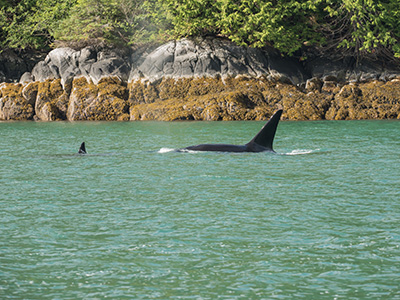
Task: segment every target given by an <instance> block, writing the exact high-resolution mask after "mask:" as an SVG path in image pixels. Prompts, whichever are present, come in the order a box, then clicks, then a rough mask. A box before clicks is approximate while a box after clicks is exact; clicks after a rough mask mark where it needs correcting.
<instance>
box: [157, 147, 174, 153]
mask: <svg viewBox="0 0 400 300" xmlns="http://www.w3.org/2000/svg"><path fill="white" fill-rule="evenodd" d="M174 151H176V149H173V148H161V149H160V150H158V153H168V152H174Z"/></svg>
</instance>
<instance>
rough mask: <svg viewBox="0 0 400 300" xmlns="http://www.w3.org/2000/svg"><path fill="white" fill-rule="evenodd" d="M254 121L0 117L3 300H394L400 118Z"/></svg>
mask: <svg viewBox="0 0 400 300" xmlns="http://www.w3.org/2000/svg"><path fill="white" fill-rule="evenodd" d="M262 125H263V122H261V123H260V122H176V123H163V122H126V123H116V122H115V123H113V122H110V123H102V122H86V123H84V122H83V123H79V122H78V123H67V122H66V123H64V122H57V123H34V122H17V123H0V158H1V162H0V226H1V227H0V299H104V298H110V299H346V300H348V299H400V248H399V247H400V246H399V245H400V225H399V224H400V154H399V153H400V135H399V133H400V122H399V121H346V122H332V121H330V122H329V121H321V122H281V123H280V125H279V128H278V132H277V135H276V139H275V144H274V146H275V150H276V151H277V152H278V153H280V154H287V155H276V154H270V153H256V154H255V153H241V154H240V153H233V154H228V153H211V152H210V153H200V152H198V153H177V152H173V151H170V149H174V148H179V147H184V146H188V145H192V144H199V143H213V142H214V143H216V142H219V143H232V144H244V143H246V142H248V141H249V140H250V139H251V138H252V136H253V135H254V134H255V133H256V132H257V131H258V130H259V129H260V127H261V126H262ZM82 141H85V142H86V149H87V151H88V153H89V154H88V155H85V156H80V155H76V154H75V153H76V152H77V150H78V148H79V145H80V143H81V142H82Z"/></svg>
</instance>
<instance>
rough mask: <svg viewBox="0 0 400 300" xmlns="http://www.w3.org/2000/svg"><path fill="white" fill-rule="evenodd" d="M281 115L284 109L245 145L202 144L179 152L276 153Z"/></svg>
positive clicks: (276, 113)
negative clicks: (276, 135)
mask: <svg viewBox="0 0 400 300" xmlns="http://www.w3.org/2000/svg"><path fill="white" fill-rule="evenodd" d="M281 115H282V109H280V110H278V111H277V112H275V114H274V115H273V116H272V117H271V118H270V119H269V121H268V122H267V124H265V125H264V126H263V128H261V130H260V131H259V132H258V133H257V134H256V136H255V137H254V138H253V139H252V140H251V141H250V142H248V143H247V144H245V145H228V144H200V145H195V146H189V147H186V148H183V149H179V151H180V152H184V151H188V150H189V151H218V152H275V151H274V149H273V148H272V144H273V142H274V137H275V132H276V129H277V127H278V123H279V120H280V118H281Z"/></svg>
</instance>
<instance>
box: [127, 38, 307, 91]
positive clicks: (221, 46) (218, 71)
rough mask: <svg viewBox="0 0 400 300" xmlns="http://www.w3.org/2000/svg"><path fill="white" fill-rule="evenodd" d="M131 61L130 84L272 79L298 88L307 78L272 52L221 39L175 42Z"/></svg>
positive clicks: (295, 64) (299, 69)
mask: <svg viewBox="0 0 400 300" xmlns="http://www.w3.org/2000/svg"><path fill="white" fill-rule="evenodd" d="M132 60H133V61H135V62H137V64H135V68H134V69H133V70H132V72H131V74H130V76H129V81H135V80H139V79H143V78H144V79H147V80H149V81H156V80H158V79H160V78H163V77H170V78H181V77H192V76H198V77H200V76H216V75H219V76H237V75H248V76H262V75H265V76H268V75H272V76H273V77H274V78H285V81H286V80H287V81H290V82H291V83H293V84H299V83H301V82H304V81H305V79H306V78H307V76H306V73H305V72H304V70H303V68H302V66H301V65H300V64H299V63H298V62H296V61H294V60H292V59H283V58H281V57H280V55H279V54H278V53H277V52H276V51H275V50H273V49H265V50H260V49H253V48H247V47H240V46H237V45H235V44H234V43H232V42H230V41H227V40H221V39H211V38H210V39H204V40H202V41H200V42H194V41H192V40H188V39H183V40H180V41H173V42H169V43H167V44H164V45H162V46H160V47H158V48H157V49H155V50H154V51H152V52H151V53H149V54H147V53H145V54H143V55H142V56H141V57H140V58H138V57H135V58H133V59H132Z"/></svg>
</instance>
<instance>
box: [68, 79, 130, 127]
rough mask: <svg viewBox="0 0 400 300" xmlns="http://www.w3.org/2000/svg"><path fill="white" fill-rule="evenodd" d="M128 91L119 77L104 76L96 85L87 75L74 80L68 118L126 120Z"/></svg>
mask: <svg viewBox="0 0 400 300" xmlns="http://www.w3.org/2000/svg"><path fill="white" fill-rule="evenodd" d="M127 97H128V92H127V88H126V86H125V84H124V83H123V82H122V81H121V80H119V79H118V78H116V77H115V78H113V77H108V78H103V79H101V80H100V81H99V83H98V84H97V85H95V84H94V83H93V82H92V81H87V79H86V78H85V77H80V78H75V79H74V80H73V82H72V90H71V95H70V97H69V105H68V112H67V118H68V120H104V121H115V120H126V119H128V111H129V105H128V102H127V101H126V100H125V99H126V98H127Z"/></svg>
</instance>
